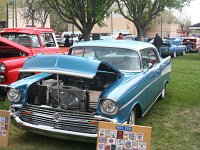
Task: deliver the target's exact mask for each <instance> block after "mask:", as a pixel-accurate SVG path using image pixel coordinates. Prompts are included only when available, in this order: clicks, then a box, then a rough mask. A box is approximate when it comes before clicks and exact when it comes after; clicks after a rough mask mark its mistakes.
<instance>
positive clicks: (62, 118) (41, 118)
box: [20, 105, 105, 134]
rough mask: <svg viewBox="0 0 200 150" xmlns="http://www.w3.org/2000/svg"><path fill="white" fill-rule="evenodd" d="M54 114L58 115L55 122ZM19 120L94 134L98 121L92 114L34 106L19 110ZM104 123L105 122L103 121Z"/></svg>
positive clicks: (26, 106)
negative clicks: (95, 122)
mask: <svg viewBox="0 0 200 150" xmlns="http://www.w3.org/2000/svg"><path fill="white" fill-rule="evenodd" d="M55 114H56V115H57V114H59V117H58V120H56V117H55ZM20 118H21V119H22V120H23V121H25V122H28V123H31V124H34V125H44V126H49V127H53V128H55V129H60V130H66V131H76V132H83V133H90V134H96V131H97V124H91V123H92V122H94V121H100V120H97V119H96V118H94V115H93V114H92V113H86V112H75V111H66V110H63V111H62V110H58V109H53V108H48V107H47V108H46V107H41V106H35V105H25V106H23V107H22V108H21V110H20ZM104 121H105V120H104Z"/></svg>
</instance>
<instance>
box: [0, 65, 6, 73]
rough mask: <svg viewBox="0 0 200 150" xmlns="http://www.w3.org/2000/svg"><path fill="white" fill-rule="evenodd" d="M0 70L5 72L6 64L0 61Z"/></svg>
mask: <svg viewBox="0 0 200 150" xmlns="http://www.w3.org/2000/svg"><path fill="white" fill-rule="evenodd" d="M0 72H6V65H5V64H1V63H0Z"/></svg>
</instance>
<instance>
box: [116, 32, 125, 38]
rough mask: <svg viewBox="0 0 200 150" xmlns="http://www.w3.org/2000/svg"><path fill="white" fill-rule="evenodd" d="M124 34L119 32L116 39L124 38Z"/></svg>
mask: <svg viewBox="0 0 200 150" xmlns="http://www.w3.org/2000/svg"><path fill="white" fill-rule="evenodd" d="M123 39H124V36H123V35H122V33H119V35H118V37H117V38H116V40H123Z"/></svg>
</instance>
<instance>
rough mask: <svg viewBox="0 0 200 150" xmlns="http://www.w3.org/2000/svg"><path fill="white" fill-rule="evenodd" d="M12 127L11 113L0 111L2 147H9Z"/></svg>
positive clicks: (0, 140) (0, 141)
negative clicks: (9, 135) (10, 128)
mask: <svg viewBox="0 0 200 150" xmlns="http://www.w3.org/2000/svg"><path fill="white" fill-rule="evenodd" d="M9 126H10V112H9V111H5V110H0V147H1V146H2V147H7V146H8V134H9Z"/></svg>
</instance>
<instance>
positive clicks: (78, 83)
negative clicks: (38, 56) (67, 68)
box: [27, 75, 111, 112]
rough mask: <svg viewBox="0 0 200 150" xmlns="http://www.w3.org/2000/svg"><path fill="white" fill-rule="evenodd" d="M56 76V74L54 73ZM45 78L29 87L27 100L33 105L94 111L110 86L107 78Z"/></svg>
mask: <svg viewBox="0 0 200 150" xmlns="http://www.w3.org/2000/svg"><path fill="white" fill-rule="evenodd" d="M54 76H55V75H54ZM54 76H51V78H48V79H43V80H41V81H38V82H36V83H34V84H32V85H31V86H30V87H29V88H28V92H27V100H28V103H29V104H32V105H45V106H48V107H52V108H56V109H65V110H78V111H83V112H84V111H87V112H94V111H95V110H96V106H97V103H98V99H99V96H100V94H101V92H102V91H103V90H104V89H105V88H106V87H107V86H109V84H111V83H110V80H109V82H108V81H107V80H106V79H104V80H103V79H102V78H95V79H85V78H78V77H69V76H64V75H63V76H59V80H57V79H55V78H54Z"/></svg>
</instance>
